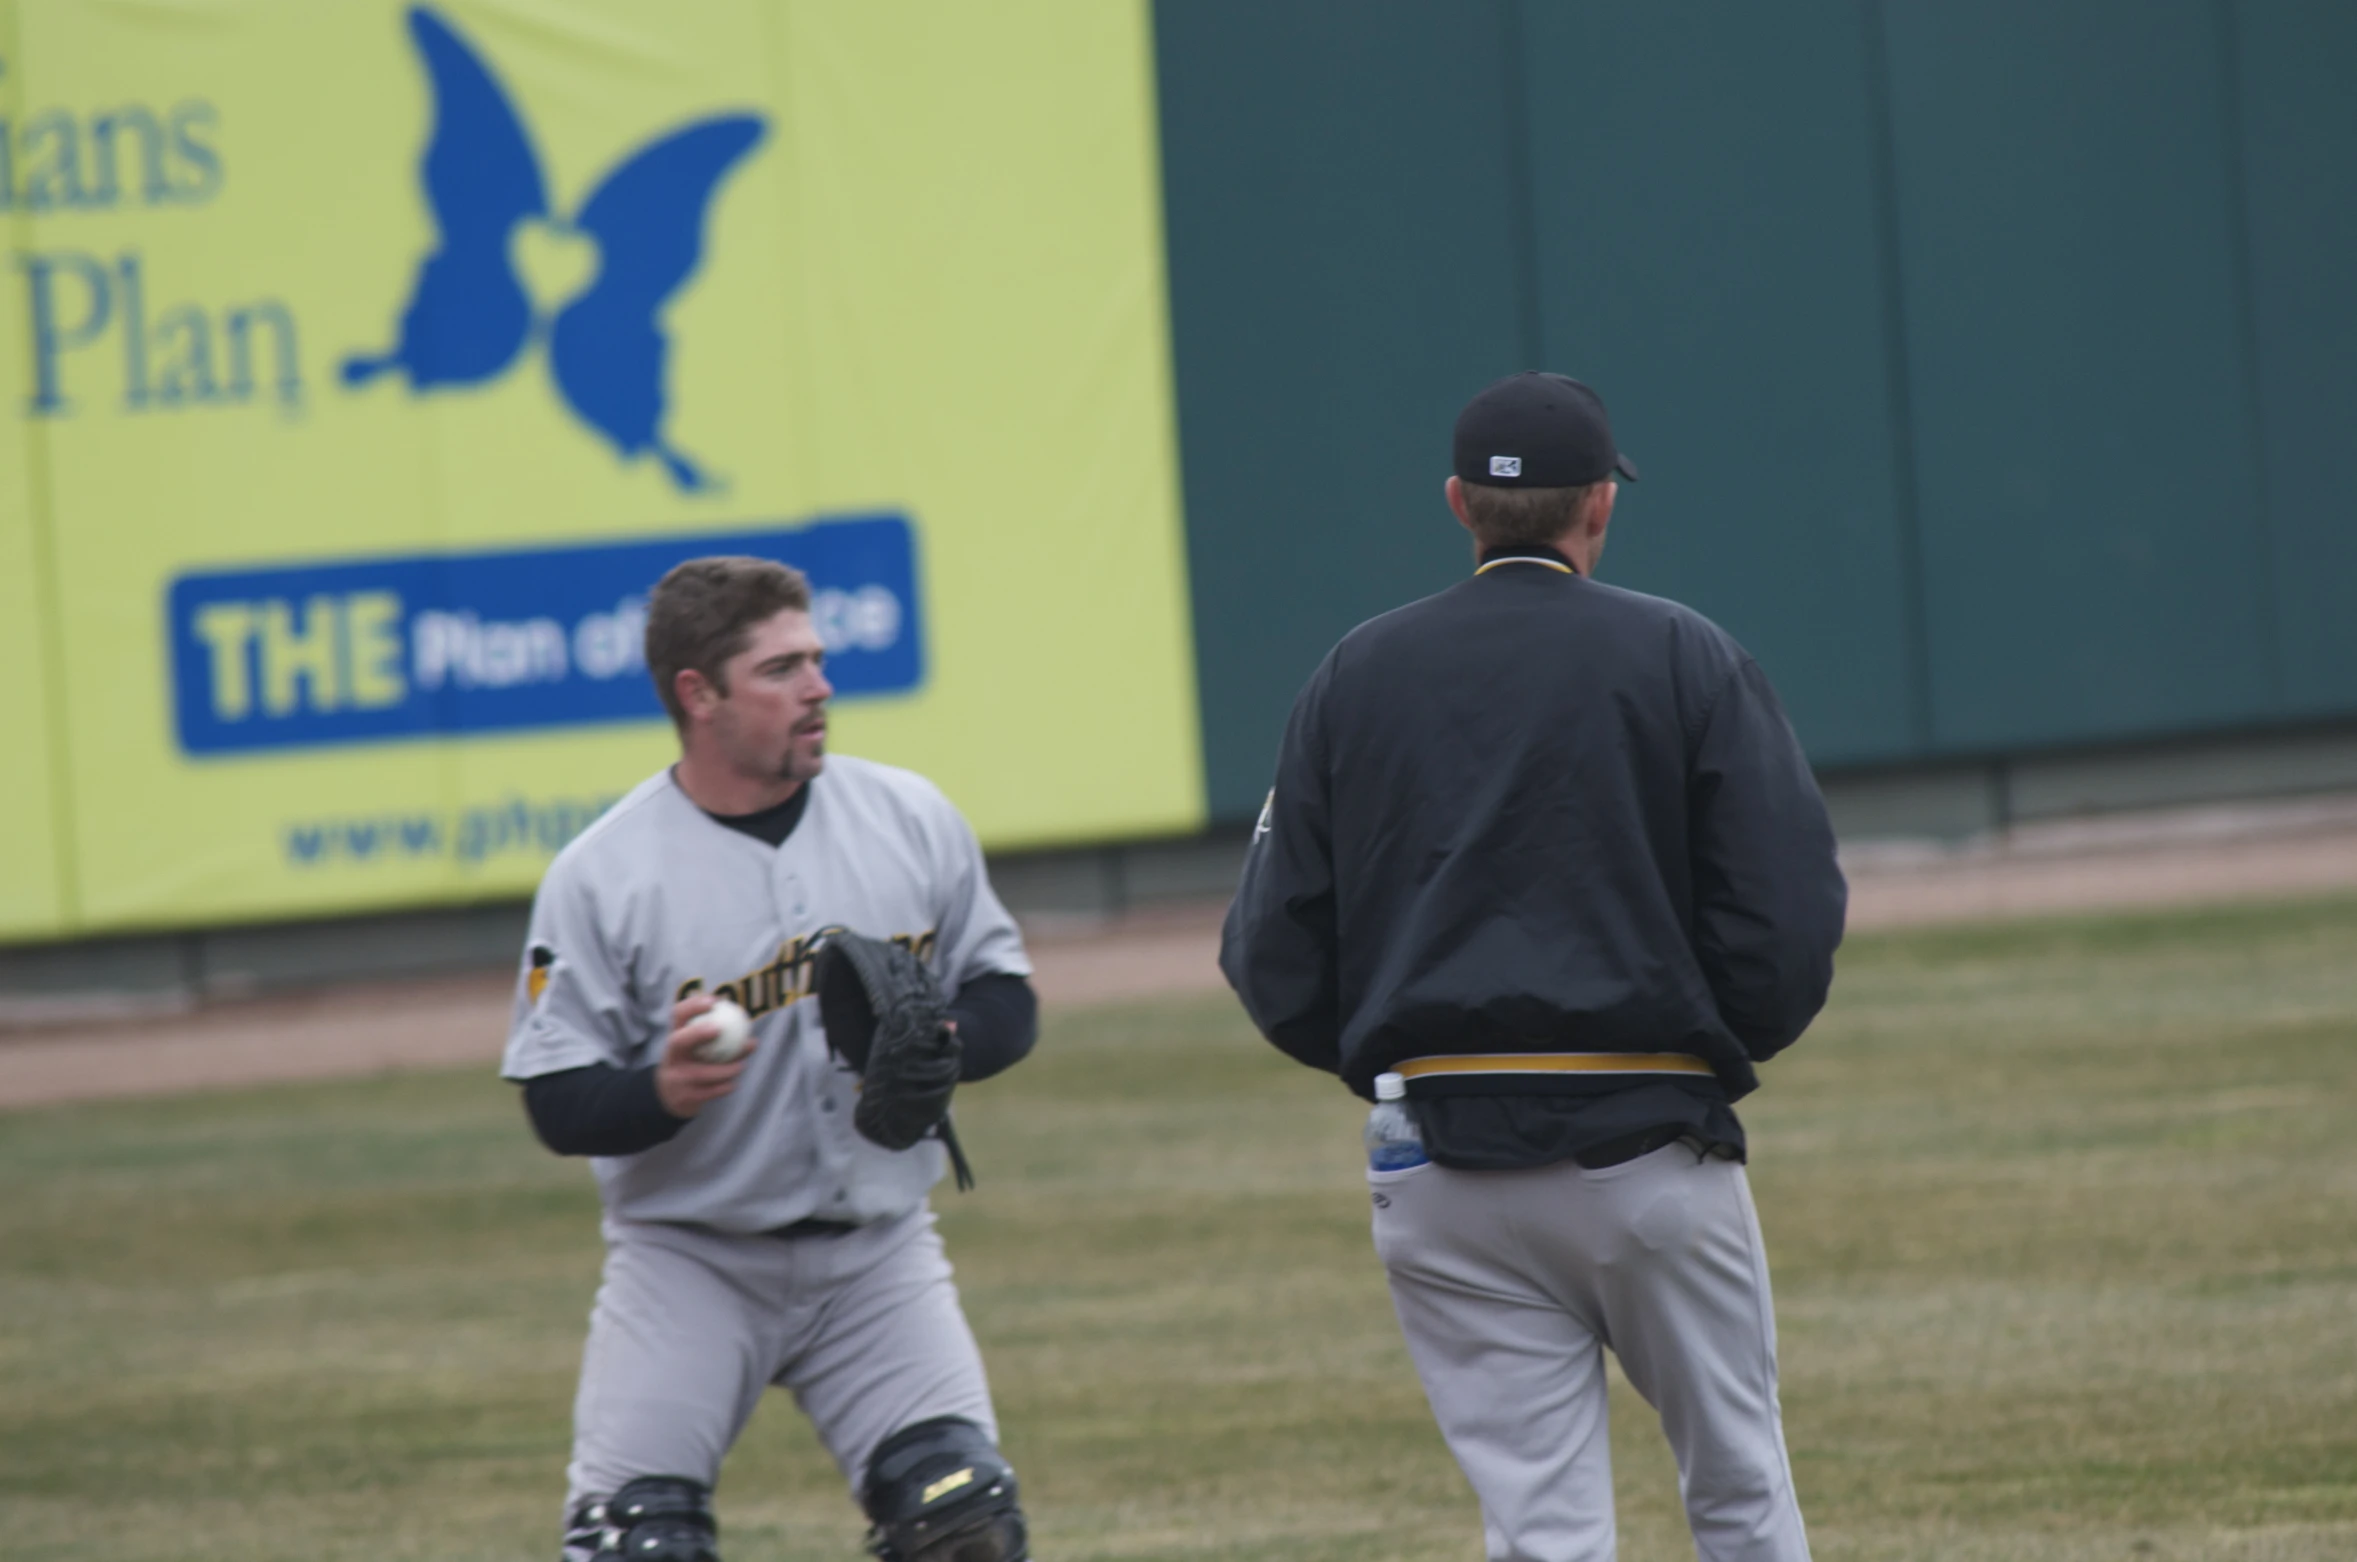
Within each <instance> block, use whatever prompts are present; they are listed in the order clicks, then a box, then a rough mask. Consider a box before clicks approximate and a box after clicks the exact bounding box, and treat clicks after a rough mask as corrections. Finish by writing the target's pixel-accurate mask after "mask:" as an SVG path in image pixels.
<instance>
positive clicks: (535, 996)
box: [524, 944, 557, 1003]
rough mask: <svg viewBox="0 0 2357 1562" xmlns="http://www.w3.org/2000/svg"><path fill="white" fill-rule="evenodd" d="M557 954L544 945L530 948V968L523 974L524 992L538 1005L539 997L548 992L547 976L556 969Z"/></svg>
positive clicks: (535, 945)
mask: <svg viewBox="0 0 2357 1562" xmlns="http://www.w3.org/2000/svg"><path fill="white" fill-rule="evenodd" d="M556 964H557V952H556V951H555V950H553V949H551V948H549V947H548V946H547V945H546V944H534V945H533V946H532V968H531V969H530V970H529V971H526V972H525V973H524V991H525V992H527V993H529V994H531V996H532V1001H533V1002H534V1003H538V1002H539V1001H540V995H541V994H542V993H544V992H546V991H548V976H549V973H550V972H551V971H554V970H555V969H556Z"/></svg>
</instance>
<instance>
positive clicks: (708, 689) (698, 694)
mask: <svg viewBox="0 0 2357 1562" xmlns="http://www.w3.org/2000/svg"><path fill="white" fill-rule="evenodd" d="M671 692H672V693H674V694H676V695H678V696H679V708H680V709H681V710H683V711H685V712H687V715H688V719H689V720H690V721H693V720H695V719H696V718H698V717H701V716H707V715H710V714H711V711H712V707H713V706H715V705H717V704H719V703H720V691H719V690H718V689H715V688H713V687H712V680H711V679H709V678H707V677H705V676H704V675H703V674H702V673H700V672H698V671H696V670H695V669H694V668H693V667H682V668H681V669H680V670H679V671H678V672H676V673H673V674H672V675H671Z"/></svg>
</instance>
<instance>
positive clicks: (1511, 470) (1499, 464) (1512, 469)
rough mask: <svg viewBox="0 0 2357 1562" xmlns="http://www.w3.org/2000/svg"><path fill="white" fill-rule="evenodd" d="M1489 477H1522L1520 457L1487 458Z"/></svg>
mask: <svg viewBox="0 0 2357 1562" xmlns="http://www.w3.org/2000/svg"><path fill="white" fill-rule="evenodd" d="M1489 475H1490V476H1492V477H1520V476H1521V475H1522V457H1520V456H1492V457H1490V458H1489Z"/></svg>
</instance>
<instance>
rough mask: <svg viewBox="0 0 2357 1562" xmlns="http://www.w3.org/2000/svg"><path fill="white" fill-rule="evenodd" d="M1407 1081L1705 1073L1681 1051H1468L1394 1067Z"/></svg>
mask: <svg viewBox="0 0 2357 1562" xmlns="http://www.w3.org/2000/svg"><path fill="white" fill-rule="evenodd" d="M1393 1069H1394V1071H1395V1072H1397V1073H1399V1074H1401V1075H1404V1076H1405V1077H1407V1078H1409V1079H1418V1078H1422V1077H1424V1076H1426V1075H1431V1074H1708V1073H1710V1071H1711V1067H1710V1065H1709V1064H1708V1063H1705V1062H1703V1061H1702V1059H1700V1058H1698V1057H1694V1056H1692V1055H1691V1054H1689V1053H1684V1052H1469V1053H1459V1054H1455V1055H1451V1056H1446V1057H1433V1058H1410V1059H1408V1060H1407V1061H1406V1062H1404V1063H1397V1064H1394V1065H1393Z"/></svg>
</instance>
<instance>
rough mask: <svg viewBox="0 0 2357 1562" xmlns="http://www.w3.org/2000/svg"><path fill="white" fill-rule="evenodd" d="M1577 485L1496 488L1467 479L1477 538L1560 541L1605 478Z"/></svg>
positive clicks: (1505, 542) (1508, 543)
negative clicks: (1564, 486) (1572, 486)
mask: <svg viewBox="0 0 2357 1562" xmlns="http://www.w3.org/2000/svg"><path fill="white" fill-rule="evenodd" d="M1605 481H1609V479H1599V480H1598V482H1595V483H1583V484H1581V485H1580V486H1579V487H1577V488H1492V487H1489V486H1487V485H1486V484H1482V483H1464V484H1461V485H1459V487H1458V490H1457V491H1458V492H1459V493H1461V494H1463V495H1464V496H1465V515H1466V518H1467V519H1468V520H1470V521H1471V522H1472V523H1473V537H1474V540H1475V541H1476V542H1478V543H1480V544H1481V545H1482V546H1483V547H1485V548H1530V547H1539V546H1543V545H1546V544H1549V543H1553V542H1557V541H1559V540H1560V539H1561V538H1562V536H1563V534H1564V532H1566V531H1568V530H1569V529H1570V527H1571V523H1572V521H1573V520H1574V519H1575V518H1576V517H1577V516H1578V515H1579V512H1580V506H1581V505H1583V504H1585V503H1586V502H1587V498H1588V495H1589V494H1591V493H1593V492H1595V491H1596V489H1597V488H1598V487H1599V486H1600V484H1601V483H1602V482H1605Z"/></svg>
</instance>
